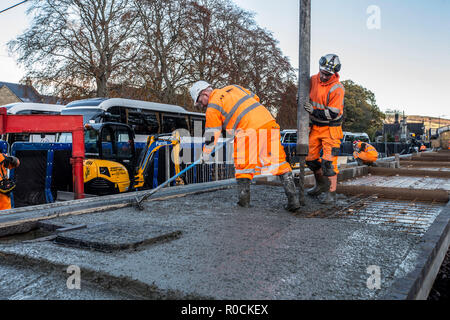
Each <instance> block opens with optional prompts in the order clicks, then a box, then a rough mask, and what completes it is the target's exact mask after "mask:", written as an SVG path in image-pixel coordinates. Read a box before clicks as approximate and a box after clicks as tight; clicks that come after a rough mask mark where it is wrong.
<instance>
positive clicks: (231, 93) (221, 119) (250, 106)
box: [190, 81, 300, 212]
mask: <svg viewBox="0 0 450 320" xmlns="http://www.w3.org/2000/svg"><path fill="white" fill-rule="evenodd" d="M190 93H191V96H192V99H193V100H194V103H195V104H196V105H199V106H202V107H203V108H206V124H205V136H212V137H213V138H214V143H211V144H209V145H205V147H204V149H203V153H204V155H208V154H211V152H212V151H213V149H214V146H215V145H216V144H217V142H218V139H219V137H220V135H221V133H222V130H226V131H227V134H231V135H233V136H234V165H235V169H236V173H235V177H236V181H237V184H238V192H239V201H238V205H239V206H241V207H249V206H250V184H251V181H252V179H253V177H254V176H255V175H260V174H262V175H268V174H270V175H275V176H279V177H280V179H281V181H282V183H283V187H284V191H285V193H286V196H287V198H288V205H287V206H286V207H285V209H286V210H289V211H292V212H294V211H296V210H297V209H299V208H300V203H299V199H298V193H297V188H296V186H295V183H294V177H293V175H292V169H291V166H290V165H289V163H288V162H287V161H286V154H285V152H284V148H283V146H282V145H281V142H280V126H279V125H278V124H277V123H276V122H275V119H274V118H273V117H272V115H271V114H270V112H269V111H268V110H267V109H266V108H265V107H264V106H263V105H262V104H260V102H259V97H258V96H257V95H256V94H253V93H251V92H250V91H249V90H247V89H245V88H243V87H241V86H238V85H229V86H226V87H224V88H222V89H213V88H212V87H211V85H210V84H209V83H207V82H206V81H197V82H196V83H194V85H193V86H192V87H191V89H190Z"/></svg>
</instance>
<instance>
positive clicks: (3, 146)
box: [0, 140, 8, 153]
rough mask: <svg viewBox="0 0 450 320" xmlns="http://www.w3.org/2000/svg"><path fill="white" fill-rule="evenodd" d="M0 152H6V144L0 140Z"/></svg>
mask: <svg viewBox="0 0 450 320" xmlns="http://www.w3.org/2000/svg"><path fill="white" fill-rule="evenodd" d="M0 152H1V153H7V152H8V142H6V141H3V140H0Z"/></svg>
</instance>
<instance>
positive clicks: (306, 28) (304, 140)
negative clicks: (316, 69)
mask: <svg viewBox="0 0 450 320" xmlns="http://www.w3.org/2000/svg"><path fill="white" fill-rule="evenodd" d="M299 2H300V33H299V35H300V39H299V55H298V58H299V63H298V106H297V132H298V133H297V155H298V156H299V157H300V184H299V200H300V204H301V205H305V164H306V156H307V155H308V151H309V113H308V112H307V111H306V110H305V108H304V105H305V103H306V102H308V101H309V89H310V68H309V62H310V55H311V0H299Z"/></svg>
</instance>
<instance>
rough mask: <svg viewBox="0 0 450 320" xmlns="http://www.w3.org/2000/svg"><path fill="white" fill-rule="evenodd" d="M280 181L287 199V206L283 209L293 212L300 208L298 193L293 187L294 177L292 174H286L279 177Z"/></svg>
mask: <svg viewBox="0 0 450 320" xmlns="http://www.w3.org/2000/svg"><path fill="white" fill-rule="evenodd" d="M280 180H281V182H282V184H283V188H284V193H286V196H287V198H288V204H287V206H285V207H284V209H286V210H288V211H291V212H295V211H297V209H299V208H300V201H299V200H298V191H297V187H296V186H295V182H294V176H293V175H292V172H287V173H285V174H283V175H281V176H280Z"/></svg>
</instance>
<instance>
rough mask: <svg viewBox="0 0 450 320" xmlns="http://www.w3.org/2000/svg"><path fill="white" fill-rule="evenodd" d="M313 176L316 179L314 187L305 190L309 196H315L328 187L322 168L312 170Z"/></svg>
mask: <svg viewBox="0 0 450 320" xmlns="http://www.w3.org/2000/svg"><path fill="white" fill-rule="evenodd" d="M314 178H315V180H316V185H315V186H314V188H311V189H308V190H306V193H307V194H308V195H309V196H311V197H316V196H318V195H320V194H322V193H323V192H325V191H327V190H328V189H329V188H330V186H329V185H328V179H327V178H326V177H324V176H323V174H322V169H320V170H317V171H314Z"/></svg>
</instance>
